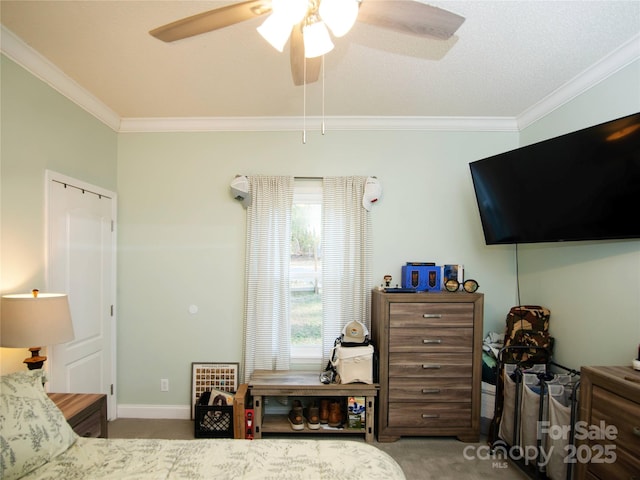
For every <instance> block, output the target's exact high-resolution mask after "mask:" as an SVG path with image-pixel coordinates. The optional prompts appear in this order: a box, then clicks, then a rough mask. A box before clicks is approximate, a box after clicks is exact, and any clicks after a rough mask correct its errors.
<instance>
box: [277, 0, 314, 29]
mask: <svg viewBox="0 0 640 480" xmlns="http://www.w3.org/2000/svg"><path fill="white" fill-rule="evenodd" d="M271 9H272V11H273V13H276V14H277V15H278V16H279V17H281V18H282V19H283V20H285V21H287V22H289V25H290V26H293V25H297V24H298V23H300V22H301V21H302V20H303V19H304V17H305V16H306V15H307V11H308V10H309V1H308V0H273V1H272V2H271Z"/></svg>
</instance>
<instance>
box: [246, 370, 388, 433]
mask: <svg viewBox="0 0 640 480" xmlns="http://www.w3.org/2000/svg"><path fill="white" fill-rule="evenodd" d="M379 389H380V385H379V384H377V383H373V384H365V383H349V384H333V383H332V384H329V385H326V384H323V383H321V382H320V375H319V373H318V372H306V371H297V370H286V371H271V370H256V371H254V372H253V375H252V376H251V379H250V380H249V392H250V394H251V396H252V397H253V409H254V438H262V434H263V433H280V434H282V433H291V434H300V433H304V434H316V433H318V434H323V433H325V434H334V435H335V434H337V435H341V434H356V435H364V439H365V441H366V442H373V441H374V419H375V399H376V396H377V395H378V390H379ZM265 397H318V398H323V397H364V398H365V426H364V428H360V429H357V428H356V429H352V428H339V429H338V428H323V426H321V427H320V428H319V429H318V430H310V429H308V428H305V429H304V430H293V429H292V428H291V426H290V425H289V421H288V420H287V415H272V414H268V415H265V412H264V405H263V403H264V398H265Z"/></svg>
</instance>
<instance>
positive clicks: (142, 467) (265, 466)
mask: <svg viewBox="0 0 640 480" xmlns="http://www.w3.org/2000/svg"><path fill="white" fill-rule="evenodd" d="M23 478H24V479H28V480H33V479H39V480H44V479H51V480H53V479H55V480H59V479H64V480H75V479H91V480H101V479H127V480H129V479H131V480H137V479H139V480H148V479H154V480H157V479H224V480H226V479H260V480H264V479H277V480H287V479H304V480H316V479H318V480H319V479H326V480H339V479H348V480H359V479H362V480H375V479H383V480H403V479H404V478H405V476H404V474H403V472H402V469H401V468H400V466H399V465H398V464H397V463H396V462H395V460H393V459H392V458H391V457H390V456H389V455H387V454H386V453H385V452H383V451H381V450H379V449H377V448H376V447H374V446H372V445H368V444H365V443H362V442H358V441H350V440H332V439H322V440H307V439H302V440H300V439H298V440H296V439H291V440H289V439H287V440H281V439H261V440H233V439H198V440H149V439H140V440H130V439H100V438H79V439H78V440H77V441H76V443H75V444H74V445H73V446H71V447H70V448H69V449H68V450H67V451H65V452H64V453H62V454H60V455H58V456H57V457H56V458H54V459H53V460H52V461H50V462H49V463H46V464H45V465H42V466H41V467H40V468H38V469H36V470H35V471H33V472H31V473H29V474H27V475H26V476H25V477H23Z"/></svg>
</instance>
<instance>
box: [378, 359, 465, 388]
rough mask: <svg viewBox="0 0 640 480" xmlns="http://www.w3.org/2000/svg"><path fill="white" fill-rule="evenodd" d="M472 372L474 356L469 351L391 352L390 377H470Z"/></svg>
mask: <svg viewBox="0 0 640 480" xmlns="http://www.w3.org/2000/svg"><path fill="white" fill-rule="evenodd" d="M472 374H473V358H472V356H471V355H469V354H468V353H446V352H442V353H440V352H438V353H390V354H389V376H390V377H430V378H431V377H447V378H449V377H457V378H460V377H464V378H470V377H471V376H472ZM458 382H460V380H458ZM467 382H469V380H467Z"/></svg>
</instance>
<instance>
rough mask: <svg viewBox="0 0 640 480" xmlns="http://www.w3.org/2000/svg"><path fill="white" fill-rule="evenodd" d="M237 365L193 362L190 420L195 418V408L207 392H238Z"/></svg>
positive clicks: (231, 363)
mask: <svg viewBox="0 0 640 480" xmlns="http://www.w3.org/2000/svg"><path fill="white" fill-rule="evenodd" d="M239 367H240V364H239V363H233V362H229V363H217V362H193V363H192V364H191V419H192V420H193V419H194V418H195V406H196V404H197V403H198V401H199V400H200V396H201V395H202V394H203V393H204V392H207V391H211V390H221V391H224V392H229V393H235V392H236V391H237V390H238V375H239Z"/></svg>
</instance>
